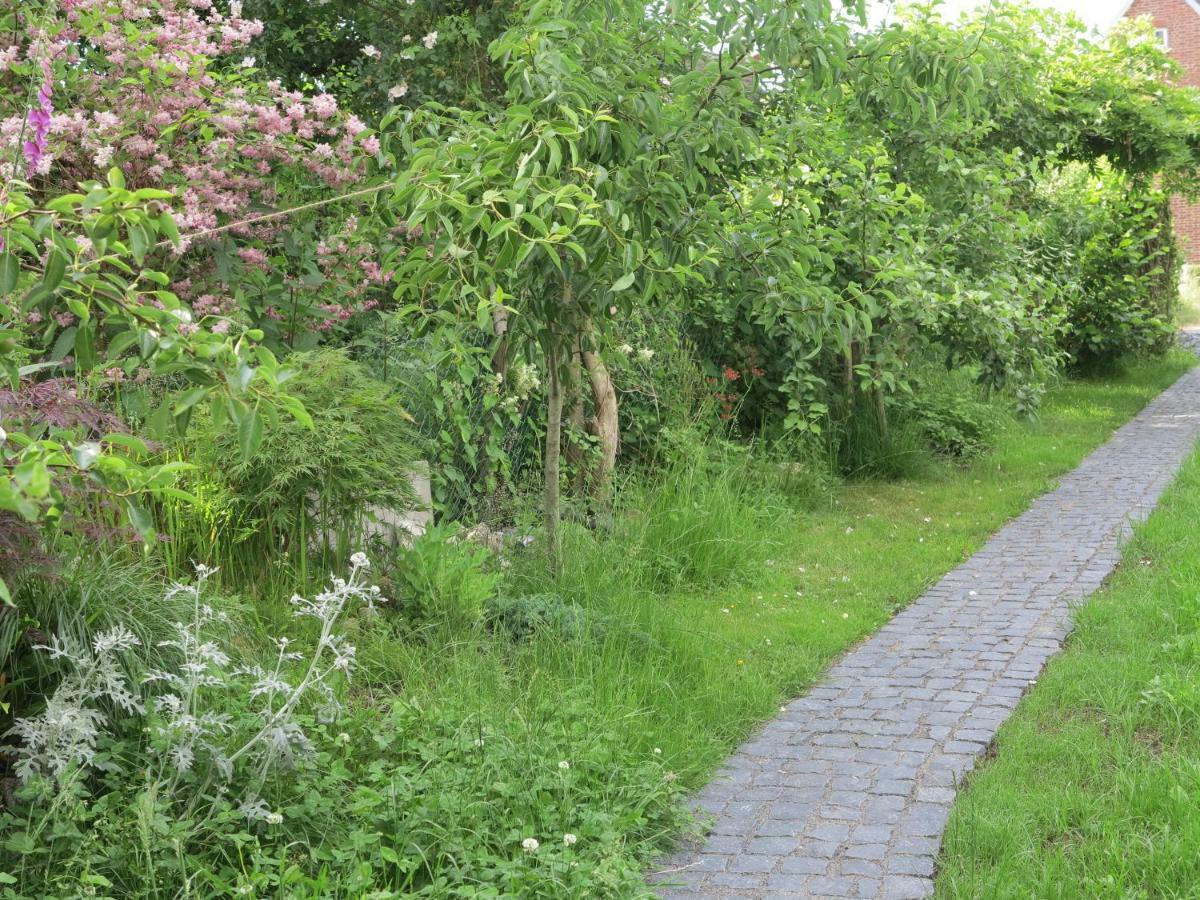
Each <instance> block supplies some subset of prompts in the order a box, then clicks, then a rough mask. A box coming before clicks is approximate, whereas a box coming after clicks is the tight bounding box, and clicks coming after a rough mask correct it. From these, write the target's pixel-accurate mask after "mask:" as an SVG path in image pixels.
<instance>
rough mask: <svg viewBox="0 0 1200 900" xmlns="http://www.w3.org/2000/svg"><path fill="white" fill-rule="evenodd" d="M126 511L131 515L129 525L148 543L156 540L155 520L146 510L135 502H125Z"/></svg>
mask: <svg viewBox="0 0 1200 900" xmlns="http://www.w3.org/2000/svg"><path fill="white" fill-rule="evenodd" d="M125 509H126V511H127V512H128V513H129V524H131V525H132V526H133V527H134V529H135V530H136V531H137V533H138V534H139V535H141V538H142V540H143V541H145V542H146V543H150V542H151V541H153V540H154V519H153V517H152V516H151V515H150V513H148V512H146V510H145V508H144V507H142V506H141V505H139V504H138V503H135V502H134V501H133V500H126V501H125Z"/></svg>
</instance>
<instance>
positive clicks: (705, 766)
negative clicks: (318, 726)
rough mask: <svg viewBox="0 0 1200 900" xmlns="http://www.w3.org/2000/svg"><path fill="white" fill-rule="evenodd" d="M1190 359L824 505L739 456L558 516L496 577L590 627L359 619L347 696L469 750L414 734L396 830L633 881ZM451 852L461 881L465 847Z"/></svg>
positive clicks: (557, 874)
mask: <svg viewBox="0 0 1200 900" xmlns="http://www.w3.org/2000/svg"><path fill="white" fill-rule="evenodd" d="M1194 362H1195V361H1194V359H1193V358H1192V357H1190V356H1186V355H1183V354H1175V355H1171V356H1169V357H1167V358H1165V359H1162V360H1158V361H1154V362H1148V363H1144V364H1141V365H1139V366H1137V367H1135V368H1133V369H1131V370H1130V371H1128V372H1127V373H1125V374H1123V375H1121V376H1118V377H1115V378H1110V379H1107V380H1104V381H1092V382H1073V383H1068V384H1065V385H1063V386H1060V387H1058V388H1056V389H1054V390H1053V391H1051V392H1050V394H1049V395H1048V397H1047V399H1046V403H1045V405H1044V408H1043V411H1042V415H1041V418H1040V419H1039V420H1038V421H1037V422H1033V423H1016V422H1014V423H1011V424H1009V425H1008V426H1007V427H1006V428H1005V430H1004V432H1003V434H1002V435H1001V436H1000V439H999V444H998V447H997V448H996V450H995V451H994V452H992V453H990V454H988V455H987V456H985V457H983V458H981V459H979V460H977V461H975V462H973V463H971V464H969V465H964V466H950V465H947V466H937V467H933V468H932V469H931V470H930V471H929V472H928V473H927V474H926V475H924V476H923V477H921V478H919V479H912V480H907V481H899V482H886V483H885V482H878V483H853V484H847V485H844V486H842V487H840V488H838V489H837V490H836V491H835V492H834V494H833V495H832V497H831V498H829V500H828V501H826V502H825V504H824V505H823V507H822V508H820V509H818V510H815V511H811V510H810V511H807V512H800V511H798V510H797V509H796V508H795V506H794V505H793V504H789V503H788V501H787V498H786V495H784V494H781V493H779V492H778V491H776V492H775V493H773V494H770V499H769V500H767V501H764V500H763V494H762V493H759V492H756V489H755V487H754V485H753V484H743V485H739V483H737V481H736V479H734V478H732V477H731V478H727V479H726V478H721V477H719V476H718V477H714V478H709V479H703V478H701V479H698V480H694V479H689V478H686V477H685V478H683V479H682V483H679V484H673V485H671V486H670V489H669V490H664V489H662V488H660V489H659V490H658V492H657V493H655V492H649V493H648V495H647V497H646V503H645V505H644V506H643V507H641V508H640V509H638V510H637V511H635V512H634V514H633V515H631V516H630V517H629V519H628V520H627V521H626V522H624V524H621V525H619V526H618V528H617V529H616V530H615V533H613V534H610V535H607V536H606V535H605V534H604V533H603V532H600V531H597V532H592V531H588V530H586V529H568V530H567V532H566V534H565V535H564V540H565V554H564V555H565V557H566V562H565V566H564V572H563V574H562V576H561V577H560V578H559V579H558V580H549V579H545V577H544V576H541V579H539V576H538V575H537V574H536V572H535V571H534V570H535V569H537V570H538V571H540V567H536V566H530V567H528V570H523V569H522V563H521V561H520V560H517V561H516V562H515V564H514V569H513V571H511V572H509V573H508V574H507V576H506V586H505V590H506V591H507V592H510V593H512V594H513V595H518V594H529V593H537V592H553V593H554V594H556V595H558V596H559V597H561V598H563V599H565V600H566V601H567V602H569V603H573V604H577V605H579V606H582V607H584V608H585V609H586V610H587V611H588V613H589V615H592V616H594V620H593V621H594V623H595V627H593V628H592V629H591V631H590V633H589V637H588V639H587V644H586V646H581V645H580V643H579V641H577V640H573V639H571V640H564V639H562V636H561V634H556V633H553V632H551V633H548V634H543V635H542V636H540V637H537V636H535V637H534V638H533V639H529V640H526V641H522V642H520V643H519V644H517V645H512V646H510V645H505V644H502V643H499V642H497V641H496V640H495V639H494V638H490V637H487V636H486V635H485V636H476V637H470V636H466V635H458V636H452V637H451V638H449V639H443V638H439V637H438V636H436V635H434V636H433V637H432V638H431V639H430V640H429V641H428V642H427V643H421V642H414V641H413V640H412V639H411V637H410V636H406V635H404V634H394V635H392V634H386V633H383V634H374V635H361V636H359V638H358V641H359V657H360V663H361V665H362V670H363V671H362V672H361V673H360V678H359V680H358V682H357V683H358V685H359V691H360V693H361V696H362V698H363V702H362V705H361V706H360V708H367V709H369V708H370V707H371V706H372V705H375V704H385V703H388V702H390V701H389V698H390V697H393V696H400V697H402V698H403V700H404V702H405V703H406V704H408V705H409V707H410V709H413V710H417V711H419V712H418V714H416V715H415V716H414V717H412V718H410V719H408V720H407V724H406V726H405V727H406V737H405V740H406V741H407V742H408V745H409V746H411V747H413V748H419V747H421V746H422V745H431V744H432V743H433V742H434V741H435V738H436V740H443V738H442V737H438V736H439V735H451V736H453V735H458V736H459V737H457V738H454V741H456V742H458V743H455V744H454V745H455V746H462V745H465V746H466V748H467V750H468V751H470V752H472V753H477V754H478V755H479V757H480V760H479V763H478V764H475V763H473V764H472V765H471V766H467V767H464V765H463V763H462V762H461V760H460V761H458V762H455V760H454V759H451V758H447V759H445V760H444V761H442V760H438V759H431V758H429V757H428V756H427V755H426V754H425V753H424V752H423V751H422V752H421V753H420V756H419V758H417V759H415V760H414V763H413V764H414V765H417V766H419V771H420V773H421V776H420V777H421V779H422V780H423V781H422V783H423V784H424V785H425V787H424V788H423V791H425V792H427V793H423V795H422V796H429V797H434V796H436V797H437V798H438V801H437V805H436V808H434V807H431V808H430V809H428V810H424V811H421V812H415V813H406V815H408V820H407V821H406V822H405V824H404V829H405V830H406V832H407V833H408V834H409V835H410V837H409V840H411V841H412V842H413V843H414V844H416V845H418V846H421V847H423V848H424V850H423V852H424V853H427V854H431V855H434V856H435V857H437V858H440V857H439V856H438V855H439V854H445V855H447V858H449V857H453V856H455V855H456V854H457V853H458V851H457V850H456V849H455V848H465V847H474V848H476V849H475V850H472V851H471V855H474V854H475V853H477V852H480V849H479V848H480V847H481V845H483V844H486V845H487V846H488V847H490V848H492V849H491V851H490V852H493V853H497V854H500V855H501V856H507V855H509V854H512V853H515V854H516V856H518V857H519V856H520V850H519V841H520V839H521V838H522V837H523V836H533V837H536V838H537V839H538V840H540V841H542V843H543V844H544V845H546V846H545V847H544V849H543V850H540V851H539V860H540V862H539V867H538V868H537V869H536V871H530V870H528V869H527V868H522V869H521V873H522V874H521V876H520V877H521V878H523V879H529V880H525V881H520V882H519V883H518V882H512V883H510V884H509V887H510V889H512V890H518V889H519V890H521V891H525V892H527V893H529V894H530V895H533V894H535V893H538V892H543V893H550V894H555V893H556V892H557V894H556V895H565V896H573V895H574V894H572V891H574V890H575V889H576V888H577V887H578V886H579V885H580V884H587V885H590V886H591V889H592V893H591V896H605V895H607V896H622V897H629V896H635V895H636V894H637V892H638V890H639V889H638V888H637V887H636V886H635V885H636V879H635V877H634V876H635V875H636V872H637V871H638V867H639V861H644V860H645V859H646V858H648V857H649V856H650V855H651V853H652V852H654V851H655V850H657V849H659V848H661V847H662V845H663V842H664V838H665V837H666V836H667V835H668V834H669V833H671V832H672V831H673V830H674V829H676V828H677V827H678V824H679V823H678V820H677V819H675V817H674V814H673V813H671V812H670V810H671V809H677V808H678V807H677V801H678V799H679V798H680V791H681V790H690V789H692V788H695V787H698V786H700V785H701V784H703V783H704V782H705V781H706V780H707V778H708V777H709V776H710V775H711V773H712V771H713V769H714V768H715V767H716V766H717V765H718V764H719V763H720V762H721V761H722V760H723V759H724V758H725V756H726V755H727V754H728V753H729V752H730V751H731V750H732V749H733V748H734V747H735V746H736V745H737V744H738V743H739V742H740V741H741V740H743V739H744V738H746V737H747V735H748V734H749V733H750V732H751V730H752V729H753V728H754V727H755V726H756V725H757V724H758V723H760V722H762V721H763V720H765V719H767V718H769V717H770V716H771V715H773V714H774V713H775V712H776V711H777V709H778V708H779V705H780V703H781V702H782V701H784V700H785V699H787V698H790V697H792V696H795V695H796V694H798V693H800V692H801V691H803V690H804V689H805V688H806V686H808V685H809V684H811V682H812V681H813V679H814V678H816V677H817V676H818V675H819V674H820V672H821V671H822V670H823V669H824V668H825V667H826V666H827V665H828V664H829V663H830V662H831V661H832V660H833V659H834V658H836V656H837V655H838V654H839V653H841V652H842V651H844V650H845V649H846V647H848V646H849V645H850V644H852V643H853V642H855V641H857V640H859V639H860V638H862V637H863V636H865V635H867V634H869V633H871V632H872V631H874V630H875V629H877V628H878V627H879V626H880V625H882V624H883V623H884V622H885V621H887V619H888V618H889V617H891V616H892V615H893V614H894V613H895V611H896V610H897V609H899V608H901V607H902V606H904V605H905V604H907V603H908V602H910V601H911V600H913V599H914V598H915V597H917V596H919V595H920V593H921V592H922V591H923V589H924V588H925V587H926V586H928V585H929V584H930V583H931V582H933V581H934V580H935V579H937V578H938V577H939V576H940V575H942V574H943V573H944V572H946V571H947V570H949V569H951V568H953V567H954V566H955V565H956V564H958V563H959V562H961V561H962V560H964V559H965V558H967V557H968V556H970V555H971V554H972V553H973V552H974V551H975V550H976V549H977V548H978V547H979V546H980V545H981V544H982V543H983V542H984V541H985V540H986V539H987V537H988V536H989V535H991V534H992V533H993V532H994V531H996V529H998V528H999V527H1000V526H1001V525H1002V524H1003V523H1004V522H1005V521H1007V520H1008V519H1009V518H1011V517H1012V516H1014V515H1016V514H1018V513H1020V512H1021V511H1022V510H1023V509H1024V508H1025V507H1026V506H1027V505H1028V504H1029V502H1030V501H1031V500H1032V499H1033V498H1034V497H1035V496H1037V495H1038V494H1040V493H1042V492H1043V491H1045V490H1047V489H1048V488H1050V487H1052V486H1053V484H1054V482H1055V479H1056V478H1057V477H1058V476H1060V475H1061V474H1063V473H1064V472H1066V471H1069V470H1070V469H1071V468H1073V467H1074V466H1075V465H1076V464H1077V463H1078V462H1079V461H1080V459H1082V457H1083V456H1084V455H1085V454H1086V453H1087V452H1088V451H1090V450H1091V449H1093V448H1094V447H1096V446H1097V445H1098V444H1100V443H1101V442H1102V441H1103V440H1104V439H1105V438H1106V437H1107V436H1108V435H1109V434H1110V433H1111V431H1112V430H1113V429H1114V428H1115V427H1116V426H1118V425H1119V424H1121V423H1122V422H1124V421H1125V420H1127V419H1128V418H1129V417H1130V416H1132V415H1133V414H1134V413H1135V412H1136V411H1137V410H1139V409H1140V408H1141V407H1142V406H1143V405H1144V404H1145V403H1146V402H1147V401H1148V400H1149V399H1150V398H1152V397H1153V396H1154V395H1155V394H1156V393H1158V392H1159V391H1160V390H1161V389H1163V388H1164V387H1166V386H1167V385H1169V384H1170V383H1172V382H1173V381H1174V380H1175V379H1176V378H1177V377H1178V376H1179V375H1180V374H1181V373H1182V372H1183V371H1185V370H1186V369H1187V368H1188V367H1189V366H1190V365H1193V364H1194ZM664 494H666V496H664ZM660 562H661V564H659V563H660ZM731 572H732V573H733V575H734V577H733V578H729V577H727V576H728V575H729V574H730V573H731ZM672 573H684V574H682V575H681V576H680V577H679V578H678V579H676V580H675V581H673V582H672V580H671V578H672ZM476 740H478V741H480V742H481V743H479V744H477V745H476V746H478V747H480V748H481V749H479V750H478V751H471V743H472V741H476ZM414 752H416V750H414ZM456 752H457V751H456ZM560 760H562V761H570V764H571V769H570V770H569V772H570V793H569V795H567V794H563V795H562V796H560V795H559V794H558V792H557V788H553V785H554V784H556V783H557V781H558V774H557V766H558V762H559V761H560ZM547 773H549V774H547ZM547 779H549V780H548V781H547ZM664 785H665V786H666V787H667V792H666V794H664V793H663V790H662V789H663V787H664ZM547 798H552V799H553V802H551V800H549V799H547ZM672 798H674V800H672ZM298 812H299V811H298ZM288 814H289V815H290V813H288ZM567 832H570V833H571V834H573V835H576V836H578V839H579V844H578V845H576V846H574V847H572V848H571V850H570V854H571V856H570V860H571V862H570V865H578V866H579V867H580V868H578V869H571V868H570V867H569V866H568V861H567V860H566V857H564V858H563V860H562V861H561V866H562V867H560V868H555V867H554V866H551V865H550V863H551V860H552V859H553V860H554V861H555V866H557V865H559V862H560V861H559V858H558V856H551V855H550V854H558V853H561V849H562V848H561V847H560V848H559V850H557V851H556V850H553V849H552V848H551V846H550V845H549V844H547V841H548V840H551V839H552V838H553V836H554V835H555V834H558V835H560V836H561V835H562V834H564V833H567ZM558 841H559V843H560V844H561V837H559V838H558ZM585 857H586V859H587V860H588V862H587V865H584V863H583V861H584V859H585ZM459 858H461V857H459ZM446 867H450V868H446ZM432 870H433V871H434V872H437V871H441V872H447V871H451V870H453V866H452V864H451V863H438V864H436V865H434V866H433V867H432ZM453 871H457V873H458V874H456V875H452V876H450V877H452V878H464V879H466V880H467V881H468V882H469V881H471V880H472V877H473V876H472V869H471V866H468V867H467V869H465V870H453ZM601 884H607V885H608V887H606V888H602V887H600V885H601Z"/></svg>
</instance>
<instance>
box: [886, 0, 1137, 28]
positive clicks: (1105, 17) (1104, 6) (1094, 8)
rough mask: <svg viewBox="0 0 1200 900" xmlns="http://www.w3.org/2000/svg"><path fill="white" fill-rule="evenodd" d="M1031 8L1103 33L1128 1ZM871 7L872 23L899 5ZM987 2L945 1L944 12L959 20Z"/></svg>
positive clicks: (1052, 0) (1047, 1)
mask: <svg viewBox="0 0 1200 900" xmlns="http://www.w3.org/2000/svg"><path fill="white" fill-rule="evenodd" d="M1025 2H1026V3H1027V4H1028V5H1030V6H1043V7H1046V8H1048V9H1059V10H1062V11H1063V12H1073V13H1075V14H1076V15H1077V16H1079V18H1081V19H1082V20H1083V21H1084V22H1086V23H1087V24H1088V25H1092V26H1094V27H1096V28H1099V29H1101V30H1102V31H1103V30H1105V29H1107V28H1108V26H1109V25H1111V24H1112V23H1113V21H1114V20H1115V19H1116V18H1117V16H1118V15H1120V13H1121V11H1122V10H1123V9H1124V8H1125V5H1126V2H1127V0H1025ZM868 4H869V6H870V7H871V19H872V21H879V20H880V19H881V18H883V17H886V16H887V12H888V10H889V9H890V8H892V7H893V6H896V5H899V4H898V2H894V0H868ZM986 4H987V0H982V3H981V0H945V2H944V3H943V4H942V10H943V12H944V14H945V15H946V16H947V17H948V18H957V16H958V14H959V13H960V12H965V11H967V10H970V9H974V8H976V7H978V6H980V5H986Z"/></svg>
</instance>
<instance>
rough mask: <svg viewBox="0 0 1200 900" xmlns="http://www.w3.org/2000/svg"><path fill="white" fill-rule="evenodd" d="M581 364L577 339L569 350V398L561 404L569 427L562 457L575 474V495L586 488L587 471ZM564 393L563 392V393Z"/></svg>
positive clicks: (586, 431)
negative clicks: (565, 407) (565, 410)
mask: <svg viewBox="0 0 1200 900" xmlns="http://www.w3.org/2000/svg"><path fill="white" fill-rule="evenodd" d="M582 373H583V362H582V360H580V358H579V339H578V338H576V339H575V345H574V347H572V348H571V382H570V389H571V390H570V398H569V399H568V398H566V397H565V396H564V398H563V403H564V404H565V405H566V406H567V407H568V409H569V411H568V412H567V425H568V426H570V428H569V431H568V434H567V443H566V446H565V447H563V455H564V456H566V458H567V465H568V466H570V467H571V471H572V472H574V473H575V475H574V478H573V479H572V484H571V487H572V489H573V490H574V491H576V492H577V493H583V491H584V489H585V488H586V487H587V469H586V467H585V466H584V462H585V461H586V459H587V453H586V450H585V448H584V443H585V442H584V435H585V434H587V433H588V424H587V417H586V414H585V413H584V407H583V391H582V390H581V386H582V384H583V377H582ZM564 393H565V392H564Z"/></svg>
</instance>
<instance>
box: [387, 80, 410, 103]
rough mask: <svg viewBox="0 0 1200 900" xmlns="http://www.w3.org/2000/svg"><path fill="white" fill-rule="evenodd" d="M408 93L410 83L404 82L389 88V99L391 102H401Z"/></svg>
mask: <svg viewBox="0 0 1200 900" xmlns="http://www.w3.org/2000/svg"><path fill="white" fill-rule="evenodd" d="M407 93H408V82H407V81H402V82H400V83H399V84H393V85H392V86H391V87H390V88H388V92H387V97H388V99H389V100H399V99H400V98H401V97H403V96H404V95H405V94H407Z"/></svg>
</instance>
